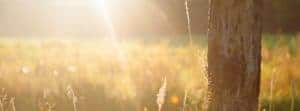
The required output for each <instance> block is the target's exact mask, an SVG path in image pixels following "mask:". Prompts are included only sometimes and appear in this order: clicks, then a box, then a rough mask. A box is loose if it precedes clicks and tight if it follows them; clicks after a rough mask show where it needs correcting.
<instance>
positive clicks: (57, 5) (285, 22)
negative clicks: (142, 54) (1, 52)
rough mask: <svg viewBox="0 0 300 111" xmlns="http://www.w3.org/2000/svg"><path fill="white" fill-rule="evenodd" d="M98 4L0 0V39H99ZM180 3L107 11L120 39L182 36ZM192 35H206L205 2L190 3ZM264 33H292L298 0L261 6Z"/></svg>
mask: <svg viewBox="0 0 300 111" xmlns="http://www.w3.org/2000/svg"><path fill="white" fill-rule="evenodd" d="M96 1H97V0H1V1H0V24H1V26H0V35H1V36H41V37H42V36H43V37H45V36H72V37H78V36H79V37H82V36H85V37H87V36H101V35H105V34H106V26H105V25H104V20H103V17H102V14H101V12H102V11H101V10H102V9H101V7H100V6H99V5H98V6H97V5H95V4H96ZM184 1H185V0H111V1H110V0H109V1H107V3H106V4H107V7H108V10H109V13H110V15H111V16H112V17H111V19H112V22H113V25H114V28H115V30H116V32H117V33H118V34H120V35H128V36H140V35H141V36H143V35H147V36H149V35H171V36H172V35H173V36H174V35H184V34H186V33H187V18H186V12H185V5H184ZM189 7H190V16H191V29H192V33H194V34H203V33H206V30H207V18H208V7H209V6H208V0H190V3H189ZM262 11H263V18H264V22H263V23H264V26H263V27H264V32H265V33H294V34H295V33H297V32H298V31H299V30H300V22H299V17H300V14H299V11H300V1H299V0H264V10H262Z"/></svg>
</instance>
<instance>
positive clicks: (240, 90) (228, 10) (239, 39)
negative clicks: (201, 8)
mask: <svg viewBox="0 0 300 111" xmlns="http://www.w3.org/2000/svg"><path fill="white" fill-rule="evenodd" d="M262 1H263V0H211V1H210V10H209V27H208V29H209V30H208V37H209V41H208V42H209V45H208V73H209V75H208V79H209V92H210V95H209V96H210V101H209V102H210V103H209V111H257V110H258V96H259V88H260V87H259V85H260V63H261V31H262V23H261V14H260V13H261V11H262V10H261V9H262Z"/></svg>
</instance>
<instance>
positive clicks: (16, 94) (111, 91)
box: [0, 34, 300, 111]
mask: <svg viewBox="0 0 300 111" xmlns="http://www.w3.org/2000/svg"><path fill="white" fill-rule="evenodd" d="M196 38H198V39H196ZM193 42H194V46H192V47H190V46H189V45H187V43H188V42H187V40H185V39H184V40H183V39H182V37H181V38H180V37H178V38H171V39H158V38H154V39H149V38H148V39H130V40H129V39H124V40H121V41H120V42H117V43H111V41H109V40H105V39H101V40H98V39H95V38H92V39H90V40H87V39H84V40H82V39H37V38H30V39H28V38H1V39H0V88H1V90H0V111H158V105H157V94H158V93H159V90H160V88H161V87H162V84H164V83H166V98H165V99H164V104H163V106H162V110H161V111H182V109H185V110H186V111H202V110H205V108H206V107H207V102H208V101H209V94H208V93H207V84H208V81H207V78H206V74H207V72H206V68H207V62H206V58H207V57H206V50H207V43H206V38H205V37H200V36H197V37H195V38H194V41H193ZM299 47H300V35H298V36H297V35H268V34H265V35H264V38H263V47H262V59H263V60H262V73H261V75H262V76H261V94H260V110H264V111H299V110H300V97H299V94H298V92H299V91H300V81H299V80H300V71H299V69H298V68H300V48H299Z"/></svg>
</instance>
